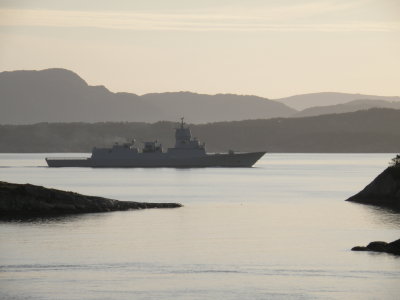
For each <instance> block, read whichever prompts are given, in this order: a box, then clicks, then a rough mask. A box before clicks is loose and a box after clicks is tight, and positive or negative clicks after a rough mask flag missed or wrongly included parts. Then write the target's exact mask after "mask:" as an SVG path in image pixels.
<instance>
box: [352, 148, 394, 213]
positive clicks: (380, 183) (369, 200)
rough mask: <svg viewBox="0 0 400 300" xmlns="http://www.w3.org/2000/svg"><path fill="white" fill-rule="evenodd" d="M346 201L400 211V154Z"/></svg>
mask: <svg viewBox="0 0 400 300" xmlns="http://www.w3.org/2000/svg"><path fill="white" fill-rule="evenodd" d="M346 201H352V202H358V203H363V204H371V205H376V206H381V207H388V208H391V209H393V210H397V211H400V155H396V157H394V158H393V159H392V161H391V163H390V166H389V167H388V168H386V169H385V170H384V171H383V172H382V173H381V174H379V175H378V177H376V178H375V179H374V180H373V181H372V182H371V183H370V184H368V185H367V186H366V187H365V188H364V189H363V190H362V191H361V192H359V193H357V194H355V195H354V196H351V197H350V198H349V199H347V200H346Z"/></svg>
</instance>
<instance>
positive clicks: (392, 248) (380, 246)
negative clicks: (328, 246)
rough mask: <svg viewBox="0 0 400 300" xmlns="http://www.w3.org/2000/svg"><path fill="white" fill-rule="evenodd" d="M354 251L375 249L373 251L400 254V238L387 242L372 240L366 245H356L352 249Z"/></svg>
mask: <svg viewBox="0 0 400 300" xmlns="http://www.w3.org/2000/svg"><path fill="white" fill-rule="evenodd" d="M351 250H352V251H373V252H385V253H391V254H395V255H400V239H399V240H396V241H393V242H391V243H386V242H381V241H378V242H371V243H369V244H368V245H367V246H366V247H364V246H356V247H353V248H352V249H351Z"/></svg>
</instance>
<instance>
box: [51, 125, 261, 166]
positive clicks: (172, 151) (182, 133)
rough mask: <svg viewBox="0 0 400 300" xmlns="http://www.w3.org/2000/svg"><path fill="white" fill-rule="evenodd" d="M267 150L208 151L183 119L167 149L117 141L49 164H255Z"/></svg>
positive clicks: (155, 144)
mask: <svg viewBox="0 0 400 300" xmlns="http://www.w3.org/2000/svg"><path fill="white" fill-rule="evenodd" d="M265 153H266V152H248V153H234V152H233V151H231V150H230V151H229V152H228V153H207V152H206V150H205V144H204V143H200V142H199V141H198V140H197V139H196V138H192V134H191V131H190V128H189V127H188V126H186V125H185V123H184V122H183V118H182V120H181V122H180V124H179V126H178V127H177V128H176V130H175V146H174V147H173V148H168V150H167V151H166V152H163V149H162V146H161V144H159V143H158V142H157V141H152V142H145V143H144V145H143V148H142V150H141V151H140V150H139V149H138V148H137V147H136V146H135V140H133V141H132V142H131V143H123V144H117V143H116V144H115V145H113V146H112V148H94V149H93V151H92V156H91V157H89V158H46V162H47V164H48V166H49V167H95V168H146V167H154V168H163V167H171V168H200V167H251V166H253V165H254V164H255V163H256V162H257V160H259V159H260V158H261V157H262V156H263V155H264V154H265Z"/></svg>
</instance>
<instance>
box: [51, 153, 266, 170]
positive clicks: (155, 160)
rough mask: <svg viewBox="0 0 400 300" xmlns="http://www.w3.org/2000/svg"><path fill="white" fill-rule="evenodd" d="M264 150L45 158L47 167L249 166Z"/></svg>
mask: <svg viewBox="0 0 400 300" xmlns="http://www.w3.org/2000/svg"><path fill="white" fill-rule="evenodd" d="M265 153H266V152H251V153H234V154H230V153H226V154H207V155H204V156H199V157H170V156H169V155H168V154H165V153H163V154H158V155H157V154H137V155H134V156H132V157H127V158H109V159H93V158H82V159H76V158H62V159H57V158H46V162H47V164H48V166H49V167H55V168H60V167H89V168H206V167H233V168H239V167H242V168H243V167H251V166H253V165H254V164H255V163H256V162H257V161H258V160H259V159H260V158H261V157H262V156H263V155H264V154H265Z"/></svg>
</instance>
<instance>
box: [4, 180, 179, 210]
mask: <svg viewBox="0 0 400 300" xmlns="http://www.w3.org/2000/svg"><path fill="white" fill-rule="evenodd" d="M181 206H182V205H181V204H179V203H145V202H132V201H118V200H114V199H107V198H103V197H96V196H87V195H82V194H78V193H74V192H68V191H61V190H57V189H49V188H45V187H43V186H37V185H32V184H15V183H8V182H3V181H0V217H1V218H13V217H28V218H29V217H35V216H51V215H66V214H83V213H98V212H111V211H123V210H130V209H145V208H175V207H181Z"/></svg>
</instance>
